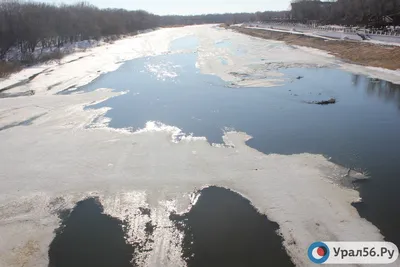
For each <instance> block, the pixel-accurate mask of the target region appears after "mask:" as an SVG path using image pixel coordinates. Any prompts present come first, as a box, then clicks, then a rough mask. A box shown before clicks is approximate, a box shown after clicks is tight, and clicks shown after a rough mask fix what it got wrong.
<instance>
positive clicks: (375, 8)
mask: <svg viewBox="0 0 400 267" xmlns="http://www.w3.org/2000/svg"><path fill="white" fill-rule="evenodd" d="M291 16H292V19H293V20H297V21H302V22H309V21H318V22H320V23H325V24H329V23H332V24H346V25H371V26H382V25H388V24H392V25H399V24H400V0H337V1H324V2H322V1H319V0H293V1H292V11H291Z"/></svg>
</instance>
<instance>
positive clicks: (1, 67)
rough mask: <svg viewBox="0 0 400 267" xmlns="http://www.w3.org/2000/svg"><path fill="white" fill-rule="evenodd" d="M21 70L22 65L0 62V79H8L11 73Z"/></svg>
mask: <svg viewBox="0 0 400 267" xmlns="http://www.w3.org/2000/svg"><path fill="white" fill-rule="evenodd" d="M20 70H21V64H19V63H15V62H2V61H0V78H7V77H8V76H9V75H10V74H11V73H13V72H17V71H20Z"/></svg>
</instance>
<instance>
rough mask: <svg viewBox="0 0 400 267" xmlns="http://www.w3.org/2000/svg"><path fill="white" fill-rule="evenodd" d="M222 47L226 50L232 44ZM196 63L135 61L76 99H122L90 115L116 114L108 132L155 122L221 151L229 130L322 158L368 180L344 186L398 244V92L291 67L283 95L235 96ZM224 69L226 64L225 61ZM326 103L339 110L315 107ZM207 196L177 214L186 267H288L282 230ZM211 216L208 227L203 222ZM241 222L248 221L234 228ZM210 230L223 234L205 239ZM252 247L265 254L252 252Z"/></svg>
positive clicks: (256, 91)
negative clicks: (101, 91)
mask: <svg viewBox="0 0 400 267" xmlns="http://www.w3.org/2000/svg"><path fill="white" fill-rule="evenodd" d="M197 45H198V42H197V40H196V38H194V37H186V38H183V39H181V40H177V41H175V42H174V43H173V44H172V50H185V49H193V48H195V47H196V46H197ZM216 46H224V47H229V43H223V42H222V43H217V44H216ZM235 53H236V54H237V55H240V54H242V53H246V51H235ZM196 61H197V53H195V52H194V51H190V52H185V53H173V54H168V55H161V56H155V57H145V58H139V59H135V60H131V61H128V62H126V63H124V64H123V65H122V66H121V67H120V68H119V69H118V70H116V71H114V72H110V73H107V74H104V75H102V76H100V77H99V78H97V79H96V80H94V81H93V82H92V83H90V84H88V85H86V86H83V87H81V88H79V89H78V90H79V91H84V92H86V91H91V90H96V89H98V88H112V89H114V90H115V91H124V92H126V94H124V95H121V96H118V97H114V98H111V99H109V100H107V101H104V102H102V103H100V104H96V105H92V106H89V107H87V108H88V109H97V108H102V107H111V108H112V109H111V110H109V111H108V112H107V113H106V115H105V116H106V117H108V118H110V119H111V121H110V123H109V126H110V127H113V128H128V129H130V130H131V131H136V130H138V129H141V128H144V127H145V126H146V123H147V122H149V121H155V122H160V123H163V124H166V125H171V126H176V127H178V128H179V129H181V130H182V132H183V133H185V134H187V135H193V136H194V137H206V138H207V141H208V142H210V143H217V144H220V143H223V140H222V136H223V133H224V131H228V130H235V131H241V132H246V133H247V134H249V135H251V136H252V137H253V138H252V139H250V140H249V141H248V142H247V145H249V146H250V147H252V148H254V149H257V150H259V151H261V152H263V153H266V154H269V153H277V154H299V153H305V152H308V153H314V154H323V155H324V156H326V157H327V158H328V159H329V160H331V161H333V162H335V163H337V164H340V165H342V166H345V167H347V168H349V169H351V170H355V171H357V172H359V173H363V174H364V175H365V176H367V177H369V179H368V180H363V181H362V182H352V183H349V184H346V186H351V187H354V188H357V189H358V190H359V191H360V194H361V197H362V199H363V201H362V202H361V203H357V204H354V205H355V207H356V208H357V209H358V211H359V213H360V215H361V216H362V217H365V218H366V219H367V220H369V221H371V222H372V223H373V224H374V225H376V226H377V227H378V228H379V229H380V230H381V231H382V234H383V235H384V236H385V238H386V239H387V240H389V241H392V242H394V243H396V244H397V245H400V233H399V232H398V231H397V230H398V226H399V225H400V210H399V209H397V208H396V204H397V203H400V195H399V194H398V189H399V187H400V167H399V165H398V162H400V145H399V144H398V141H399V140H398V139H399V136H400V86H399V85H395V84H392V83H390V82H386V81H382V80H376V79H371V78H368V77H366V76H362V75H354V74H351V73H347V72H344V71H341V70H337V69H329V68H288V69H280V70H279V72H281V73H282V74H283V76H282V78H283V80H284V82H283V85H281V86H275V87H269V88H262V87H261V88H260V87H253V88H238V87H235V86H232V84H230V83H227V82H225V81H223V80H221V79H220V78H218V77H217V76H213V75H205V74H202V73H200V71H199V69H198V68H197V67H196ZM221 64H227V62H226V61H225V60H224V59H221ZM237 75H240V73H237ZM330 98H335V99H336V100H337V102H336V103H335V104H332V105H316V104H313V101H320V100H326V99H330ZM204 190H206V191H204V192H203V194H201V199H200V200H199V201H198V204H196V206H195V207H194V208H193V209H192V211H190V212H189V213H188V214H186V215H183V216H173V215H171V216H172V217H171V218H172V219H173V220H175V221H177V223H178V224H179V221H182V220H186V221H188V223H187V225H186V226H182V227H181V228H182V231H183V232H184V233H185V235H186V237H185V239H184V251H183V252H184V255H185V253H186V254H187V255H189V256H188V258H187V259H186V260H187V262H188V264H189V266H213V264H215V262H217V263H218V264H219V265H218V266H243V265H240V264H245V265H246V259H245V258H246V255H249V254H251V253H250V252H249V251H252V252H254V253H253V254H251V255H253V258H254V259H256V260H255V262H253V263H251V264H250V263H249V261H247V263H248V264H250V265H248V266H263V265H262V264H263V263H265V262H267V261H268V260H270V261H274V260H276V262H277V263H279V265H280V266H283V265H288V266H290V265H291V263H290V262H288V261H287V255H286V253H285V252H284V251H283V250H281V247H280V246H279V244H280V242H281V240H280V238H279V236H277V235H276V234H275V230H277V229H278V226H277V225H274V224H273V222H270V221H268V219H267V218H266V217H263V216H261V215H256V212H255V210H254V212H253V210H252V209H253V208H252V206H251V205H250V204H249V203H247V202H246V201H247V200H245V199H243V198H242V197H241V196H239V195H236V194H235V193H233V192H229V190H226V189H221V188H219V189H218V188H210V189H204ZM224 201H225V202H228V203H225V202H224ZM235 201H237V203H239V204H238V207H241V208H238V209H237V210H235V209H233V208H232V207H230V206H229V202H232V203H236V202H235ZM215 203H219V204H215ZM224 203H225V204H224ZM197 205H198V206H197ZM218 205H220V206H218ZM224 205H225V206H224ZM212 209H215V210H214V212H213V211H212ZM208 216H211V217H210V218H212V220H204V218H205V217H208ZM244 217H246V218H247V220H244V219H242V220H240V219H237V218H244ZM227 222H230V224H228V226H227V227H228V228H229V227H230V229H231V230H229V229H228V230H227V231H226V233H223V231H222V230H221V229H222V228H223V227H222V228H221V226H223V225H225V226H226V225H227ZM243 227H248V228H254V229H255V230H254V231H255V232H254V233H255V234H254V233H253V234H251V235H250V234H249V235H250V236H241V235H238V237H237V239H236V240H230V239H229V236H230V235H232V233H234V232H235V231H236V232H237V231H240V230H243V229H244V228H243ZM220 228H221V229H220ZM263 229H264V230H265V233H263V231H264V230H263ZM213 231H215V232H217V234H213V235H210V236H209V237H207V236H205V233H211V232H213ZM196 233H197V234H196ZM257 233H258V234H261V235H265V238H266V239H268V240H270V243H269V244H273V247H274V249H275V252H274V253H272V254H268V255H270V256H269V258H267V259H266V258H263V256H262V250H263V249H264V251H265V250H266V249H268V246H269V245H268V242H267V243H265V242H264V241H262V240H258V239H257V236H258V235H257ZM189 235H190V236H189ZM215 242H217V243H218V242H219V243H220V244H221V247H224V248H225V250H220V251H218V256H216V254H213V253H212V252H211V251H210V250H208V249H207V245H206V244H211V243H215ZM232 242H233V243H232ZM251 242H255V243H256V244H258V247H259V248H261V250H260V251H258V252H257V251H254V250H252V248H249V247H248V244H250V243H251ZM263 242H264V243H263ZM227 244H236V247H234V245H232V246H231V247H229V246H227ZM241 246H242V247H241ZM245 248H248V250H245ZM236 250H237V252H235V251H236ZM240 251H248V252H249V253H247V254H246V253H245V254H246V255H245V254H240V253H239V252H240ZM271 251H273V250H271ZM234 252H235V253H234ZM210 253H211V254H210ZM224 253H225V254H224ZM232 253H233V254H232ZM192 254H193V255H194V256H193V257H190V255H192ZM228 254H231V255H236V256H237V257H236V258H235V257H233V258H232V257H231V256H229V255H228ZM224 255H225V256H224ZM210 257H211V258H212V259H214V261H212V262H211V261H210ZM213 257H214V258H213ZM224 257H225V258H224ZM233 259H235V260H233ZM234 262H236V263H237V264H238V265H235V264H233V263H234ZM215 266H217V265H215Z"/></svg>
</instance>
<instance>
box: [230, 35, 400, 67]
mask: <svg viewBox="0 0 400 267" xmlns="http://www.w3.org/2000/svg"><path fill="white" fill-rule="evenodd" d="M232 28H233V29H235V30H236V31H238V32H240V33H244V34H247V35H251V36H254V37H260V38H263V39H271V40H277V41H284V42H286V43H287V44H290V45H300V46H307V47H312V48H316V49H321V50H325V51H328V52H329V53H330V54H332V55H335V56H337V57H339V58H341V59H343V60H344V61H348V62H352V63H356V64H360V65H365V66H372V67H381V68H386V69H391V70H397V69H400V47H397V46H383V45H376V44H369V43H362V42H357V41H347V40H324V39H320V38H317V37H309V36H304V35H298V34H291V33H282V32H274V31H268V30H260V29H248V28H242V27H232Z"/></svg>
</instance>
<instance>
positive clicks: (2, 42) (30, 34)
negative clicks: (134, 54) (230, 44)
mask: <svg viewBox="0 0 400 267" xmlns="http://www.w3.org/2000/svg"><path fill="white" fill-rule="evenodd" d="M0 1H1V2H0V60H4V59H5V56H6V55H7V53H9V52H10V50H16V49H17V50H18V52H19V53H20V54H22V55H24V54H32V53H33V52H34V51H35V49H38V48H40V49H45V48H54V47H56V48H60V47H63V46H64V45H65V44H66V43H73V42H76V41H81V40H88V39H99V38H100V37H105V36H115V35H124V34H131V33H136V32H137V31H140V30H145V29H150V28H156V27H160V26H170V25H193V24H203V23H229V24H230V23H242V22H246V21H255V20H257V19H259V16H257V15H256V14H255V13H237V14H206V15H195V16H172V15H171V16H157V15H154V14H151V13H148V12H146V11H142V10H136V11H127V10H124V9H99V8H97V7H95V6H93V5H90V4H88V3H77V4H73V5H53V4H45V3H37V2H24V1H18V0H16V1H14V0H11V1H7V0H0ZM260 14H262V13H260V12H259V15H260Z"/></svg>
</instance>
